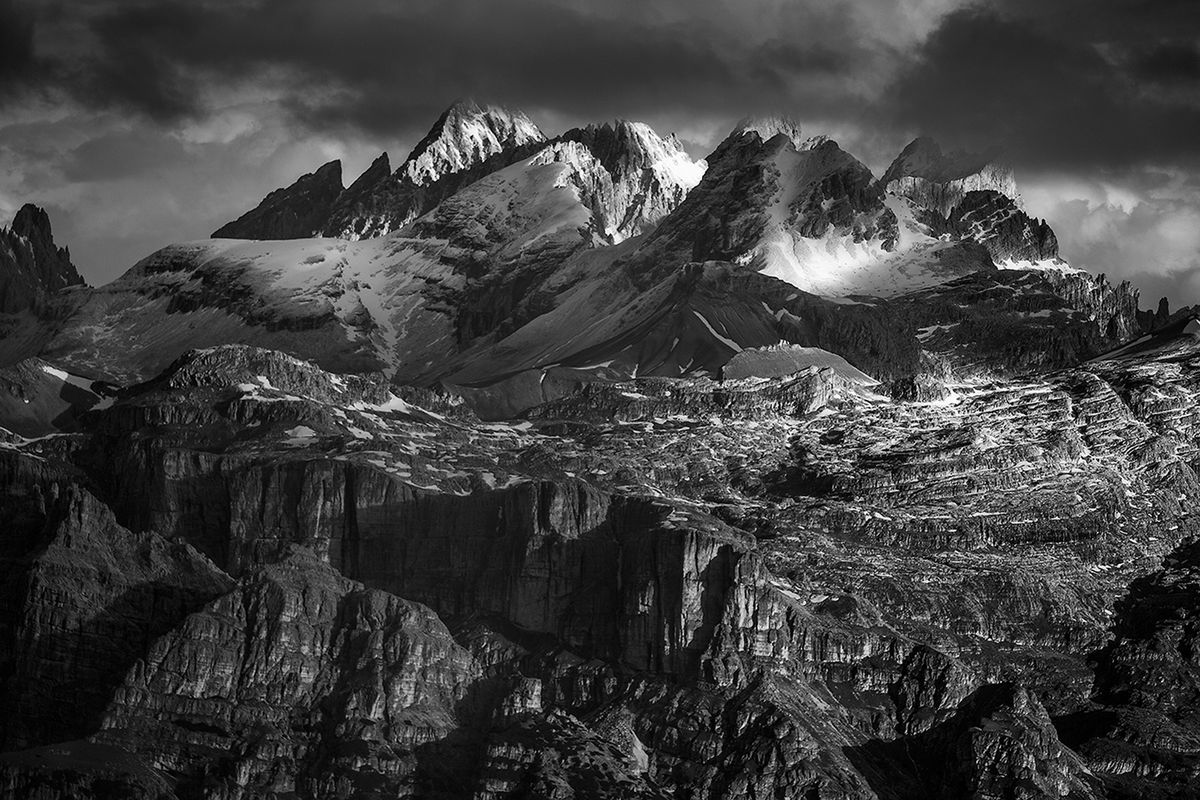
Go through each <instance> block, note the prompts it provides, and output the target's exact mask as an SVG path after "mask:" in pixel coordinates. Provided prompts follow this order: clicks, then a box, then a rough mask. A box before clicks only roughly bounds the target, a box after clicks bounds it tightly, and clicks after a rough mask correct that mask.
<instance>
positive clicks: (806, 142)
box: [727, 114, 828, 150]
mask: <svg viewBox="0 0 1200 800" xmlns="http://www.w3.org/2000/svg"><path fill="white" fill-rule="evenodd" d="M750 132H754V133H757V134H758V136H759V138H760V139H762V140H763V141H764V142H765V141H768V140H769V139H771V138H772V137H774V136H778V135H779V134H781V133H782V134H783V135H784V136H786V137H787V138H789V139H791V140H792V144H793V145H794V146H795V147H796V149H797V150H808V149H810V148H812V147H815V146H816V145H818V144H820V143H821V142H824V141H826V140H827V139H828V137H827V136H812V137H807V138H806V137H805V136H804V134H803V133H802V131H801V127H800V123H799V122H797V121H796V120H794V119H792V118H791V117H785V116H780V115H775V114H771V115H765V116H749V117H743V118H742V119H740V120H738V123H737V124H736V125H734V126H733V130H731V131H730V132H729V136H728V137H727V138H734V137H737V136H741V135H742V134H744V133H750Z"/></svg>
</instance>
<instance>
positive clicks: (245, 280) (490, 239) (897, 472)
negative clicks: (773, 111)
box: [0, 102, 1200, 800]
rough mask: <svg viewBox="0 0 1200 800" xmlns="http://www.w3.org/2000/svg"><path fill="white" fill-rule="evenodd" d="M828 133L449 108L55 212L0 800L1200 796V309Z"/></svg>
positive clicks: (999, 174) (962, 162) (26, 397)
mask: <svg viewBox="0 0 1200 800" xmlns="http://www.w3.org/2000/svg"><path fill="white" fill-rule="evenodd" d="M812 133H814V132H811V131H807V130H803V129H802V126H800V125H799V124H798V123H795V122H793V121H789V120H787V119H783V118H758V119H749V120H745V121H743V122H741V123H739V124H738V125H737V126H736V127H735V129H734V131H733V132H732V133H731V134H730V135H729V136H728V137H727V138H726V139H725V140H724V141H723V142H722V143H721V144H720V145H719V146H718V147H717V148H716V149H715V150H714V151H713V152H712V153H711V154H710V155H709V157H708V158H707V159H705V161H703V162H701V161H695V160H693V159H692V158H691V157H690V156H688V155H687V153H685V152H684V150H683V148H682V146H681V145H680V143H679V141H678V140H677V139H675V138H673V137H670V136H660V135H659V134H657V133H655V132H654V131H652V130H651V129H649V128H648V127H647V126H645V125H641V124H639V123H633V122H627V121H618V122H615V123H606V124H597V125H589V126H584V127H580V128H576V129H573V130H571V131H568V132H566V133H564V134H562V135H561V136H557V137H553V138H547V137H545V136H544V135H543V134H542V133H541V132H540V131H539V130H538V128H537V127H536V126H535V125H534V124H533V122H532V121H530V119H529V118H528V117H527V116H525V115H524V114H521V113H520V112H516V111H510V110H504V109H499V108H496V107H491V106H482V105H479V104H475V103H469V102H465V103H460V104H456V105H455V106H453V107H452V108H451V109H449V110H448V111H447V112H446V114H444V115H443V117H442V118H440V119H439V120H438V121H437V123H436V124H435V125H434V127H433V129H432V130H431V131H430V134H429V135H428V136H427V137H426V138H425V139H424V140H422V142H421V143H420V144H419V145H418V146H417V147H416V148H415V149H414V151H413V154H412V155H411V156H410V157H409V158H408V159H407V160H406V161H405V162H403V164H402V165H401V166H400V167H399V168H398V169H395V170H393V168H392V165H391V163H390V161H389V160H388V158H387V157H386V156H381V157H380V158H379V159H378V160H377V161H376V162H375V163H374V164H373V165H372V166H371V167H370V168H369V169H368V170H367V172H366V173H365V174H364V175H363V176H361V177H360V178H358V179H357V180H356V181H354V182H353V183H352V184H351V186H350V187H349V188H342V179H341V174H340V168H339V167H338V166H337V165H336V164H331V165H326V167H322V168H320V169H318V170H317V171H316V172H314V173H313V174H311V175H308V176H305V177H304V178H302V179H301V180H300V181H298V182H297V183H296V184H295V185H294V186H292V187H290V188H288V189H284V190H280V191H279V192H277V193H274V194H272V195H271V196H269V197H268V198H267V199H266V200H264V202H263V204H262V205H261V206H260V207H259V208H258V209H256V210H255V211H253V212H250V213H249V214H248V215H246V216H245V217H243V218H242V219H240V220H238V221H236V222H235V223H231V225H230V226H227V229H222V230H224V231H225V233H226V234H228V235H229V236H231V237H234V238H217V239H212V240H205V241H200V242H190V243H181V244H174V245H170V246H168V247H166V248H164V249H162V250H160V251H159V252H157V253H154V254H151V255H150V256H148V257H147V258H145V259H143V260H142V261H140V262H139V263H138V264H136V265H135V266H134V267H133V268H132V269H130V270H129V271H128V272H127V273H126V274H125V275H124V276H122V277H121V278H120V279H118V280H117V281H115V282H114V283H112V284H110V285H108V286H105V287H100V288H97V289H90V288H86V287H79V286H76V285H75V284H76V283H77V282H78V281H77V280H76V278H77V276H76V277H72V276H73V275H74V272H73V269H68V266H69V259H68V258H67V256H66V254H65V251H59V250H58V249H57V248H56V247H55V246H54V245H53V244H52V242H51V240H50V239H49V226H48V221H44V220H43V217H42V216H39V215H37V214H35V213H33V212H23V214H24V216H23V217H20V220H21V225H20V226H18V225H14V230H16V228H17V227H20V228H21V231H18V232H17V233H14V234H12V236H10V240H11V241H13V242H17V244H18V245H19V247H20V248H23V249H21V250H20V252H21V253H25V254H26V255H23V256H19V257H17V256H14V257H13V258H14V259H17V261H19V264H20V265H24V266H21V267H20V270H18V271H17V272H12V271H11V270H10V274H14V275H17V274H19V275H20V276H24V277H23V278H21V280H25V279H26V278H28V279H29V280H28V281H26V283H28V285H29V286H34V283H36V286H35V287H34V290H33V292H32V294H30V293H29V292H27V291H25V289H21V291H22V292H25V294H23V295H20V297H18V294H15V293H14V292H15V290H10V291H9V293H8V295H6V297H18V301H17V302H16V305H17V306H20V308H19V309H17V310H12V309H9V313H6V314H4V315H0V324H3V325H4V326H6V327H5V328H4V330H5V331H8V332H9V333H10V334H11V335H8V336H6V337H0V600H2V601H3V602H0V718H3V719H4V725H3V726H2V727H0V745H2V747H0V796H5V797H8V796H11V797H38V798H47V799H48V800H56V799H57V798H64V799H65V798H74V797H84V798H105V797H113V796H123V797H138V798H143V797H144V798H178V799H179V800H186V799H187V798H212V799H213V800H235V799H236V800H242V799H243V798H245V799H246V800H249V799H250V798H264V797H275V798H285V797H286V798H343V797H389V798H394V797H404V798H478V799H479V800H502V799H507V798H512V799H513V800H515V798H523V797H546V798H562V799H563V800H566V798H614V800H616V798H668V797H670V798H681V797H687V798H730V799H731V800H751V799H752V798H764V797H804V798H818V799H823V800H834V799H836V800H881V799H883V798H886V799H887V800H927V799H928V798H938V799H939V800H959V798H964V797H975V798H989V799H991V798H996V799H997V800H998V799H999V798H1022V800H1026V799H1027V800H1035V799H1040V798H1048V797H1054V798H1060V797H1068V798H1074V800H1101V799H1102V798H1122V799H1124V798H1131V799H1132V798H1142V797H1152V798H1159V797H1162V798H1167V797H1170V798H1175V797H1188V796H1191V795H1192V794H1195V792H1196V789H1197V785H1196V780H1197V778H1196V776H1197V774H1198V773H1197V763H1198V760H1197V759H1198V757H1197V753H1200V744H1198V743H1200V732H1198V730H1197V725H1196V719H1195V716H1196V715H1195V713H1194V707H1195V705H1196V700H1197V691H1198V688H1197V687H1198V686H1200V683H1198V679H1197V675H1198V674H1200V672H1198V670H1200V667H1197V664H1196V663H1195V662H1196V659H1195V657H1194V652H1193V651H1194V650H1195V647H1194V642H1193V639H1194V638H1195V634H1196V631H1195V630H1194V628H1195V620H1194V619H1193V617H1194V616H1195V612H1196V608H1195V607H1194V606H1195V602H1194V599H1195V598H1194V596H1193V595H1194V594H1195V591H1194V590H1195V588H1196V582H1197V577H1196V574H1195V573H1196V572H1197V570H1198V569H1200V566H1198V564H1200V557H1198V555H1197V553H1196V552H1195V549H1196V546H1195V544H1194V540H1195V538H1196V536H1197V534H1198V533H1200V521H1198V520H1197V518H1196V516H1195V509H1196V503H1197V502H1198V501H1200V479H1198V477H1197V474H1196V464H1197V453H1198V452H1200V416H1198V415H1197V413H1196V410H1195V402H1194V401H1195V397H1196V394H1197V392H1198V391H1200V323H1198V322H1197V321H1196V320H1195V319H1194V318H1193V317H1192V315H1191V314H1190V312H1189V311H1187V310H1182V311H1180V312H1177V313H1176V314H1174V315H1173V314H1171V313H1170V309H1169V308H1168V307H1167V306H1165V305H1162V306H1160V308H1159V310H1158V311H1155V312H1150V311H1144V310H1142V309H1140V308H1139V304H1138V297H1137V293H1136V291H1135V290H1134V289H1132V287H1130V286H1129V285H1128V284H1123V283H1122V284H1113V283H1110V282H1108V281H1107V280H1105V279H1104V278H1103V277H1102V276H1093V275H1090V274H1087V273H1085V272H1082V271H1079V270H1076V269H1073V268H1071V267H1070V266H1069V265H1067V264H1065V263H1064V262H1063V261H1062V260H1061V259H1059V258H1058V252H1057V244H1056V240H1055V237H1054V233H1053V231H1052V230H1050V228H1049V226H1048V225H1047V224H1046V223H1044V222H1042V221H1040V220H1035V219H1032V218H1030V217H1028V216H1027V215H1026V214H1025V213H1024V212H1023V211H1022V210H1021V208H1020V201H1019V197H1018V195H1017V193H1016V189H1015V184H1014V181H1013V176H1012V174H1011V172H1009V171H1008V170H1006V169H1005V168H1003V167H1001V166H997V165H996V164H995V163H994V162H993V161H992V160H991V159H990V157H989V158H984V159H980V158H976V157H974V156H968V155H962V154H958V153H947V152H946V151H943V150H941V149H940V148H939V147H938V146H936V145H934V144H933V143H931V142H929V141H927V140H918V141H917V142H914V143H913V144H912V145H910V146H909V147H908V148H906V149H905V151H904V153H902V154H901V156H900V157H899V158H898V159H897V160H896V163H895V164H893V165H892V167H891V168H890V169H889V170H888V172H887V173H886V174H885V175H884V176H882V178H877V176H875V175H873V174H872V173H871V171H870V169H869V168H867V167H866V166H865V165H864V164H863V163H862V162H860V161H859V160H858V159H856V158H855V157H854V156H853V155H852V154H850V153H848V152H846V151H844V150H842V149H841V148H840V147H839V146H838V145H837V143H835V142H833V141H832V140H829V139H828V138H826V137H823V136H820V135H811V134H812ZM22 231H23V232H22ZM285 235H286V236H285ZM13 237H15V238H13ZM5 241H9V240H5ZM14 247H16V245H14ZM13 252H14V253H16V252H17V250H15V249H14V250H13ZM2 255H3V251H0V256H2ZM21 259H24V260H21ZM31 259H32V260H31ZM10 260H12V259H10ZM30 265H33V266H30ZM47 265H48V266H47ZM43 266H46V269H43V268H42V267H43ZM30 281H33V283H30ZM5 285H6V286H9V287H10V289H11V287H13V286H16V285H17V284H16V283H13V282H11V281H10V283H9V284H5ZM21 286H25V284H21ZM30 298H34V299H33V300H32V301H31V300H30ZM14 308H15V306H14Z"/></svg>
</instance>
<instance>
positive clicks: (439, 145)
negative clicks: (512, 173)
mask: <svg viewBox="0 0 1200 800" xmlns="http://www.w3.org/2000/svg"><path fill="white" fill-rule="evenodd" d="M544 141H546V137H545V135H544V134H543V133H542V132H541V131H540V130H538V126H537V125H535V124H534V123H533V121H532V120H530V119H529V117H527V116H525V114H524V113H522V112H520V111H511V110H509V109H507V108H503V107H501V106H494V105H484V106H481V105H480V104H479V103H477V102H475V101H474V100H460V101H458V102H456V103H454V104H453V105H452V106H450V108H448V109H446V111H445V112H444V113H443V114H442V116H441V117H439V118H438V120H437V122H435V123H434V125H433V128H432V129H431V130H430V131H429V133H427V134H426V135H425V138H424V139H422V140H421V141H420V142H418V143H417V146H416V147H414V148H413V151H412V152H411V153H410V154H409V156H408V158H407V159H406V160H405V162H404V164H403V165H402V166H401V167H400V169H399V170H398V171H397V176H398V177H401V178H407V179H408V180H409V181H410V182H411V183H412V184H413V185H414V186H425V185H428V184H431V183H434V182H435V181H438V180H440V179H442V178H444V177H445V176H447V175H450V174H453V173H456V172H462V171H463V170H467V169H470V168H471V167H474V166H475V165H477V164H479V163H481V162H483V161H485V160H487V159H488V158H490V157H491V156H494V155H496V154H497V153H500V152H501V151H504V150H508V149H511V148H516V147H520V146H522V145H527V144H533V143H538V142H544Z"/></svg>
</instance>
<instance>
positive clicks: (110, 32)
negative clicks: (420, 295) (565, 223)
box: [0, 0, 880, 135]
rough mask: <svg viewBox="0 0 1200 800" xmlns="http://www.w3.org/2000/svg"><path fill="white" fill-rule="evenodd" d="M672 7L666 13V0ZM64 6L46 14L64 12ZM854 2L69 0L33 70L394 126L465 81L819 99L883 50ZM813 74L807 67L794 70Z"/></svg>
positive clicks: (406, 128)
mask: <svg viewBox="0 0 1200 800" xmlns="http://www.w3.org/2000/svg"><path fill="white" fill-rule="evenodd" d="M4 1H5V0H0V2H4ZM770 5H771V4H762V5H761V8H760V9H759V10H762V9H765V8H767V7H768V6H770ZM667 6H669V7H671V8H673V9H674V11H675V12H676V13H674V14H663V13H659V10H660V9H661V8H663V7H667ZM59 9H60V10H59V13H58V14H57V15H56V14H54V13H48V12H47V13H43V14H42V15H41V17H40V19H41V21H42V22H44V23H45V24H46V25H47V26H48V27H52V26H53V25H54V24H55V23H56V22H61V17H62V14H63V12H62V11H61V6H59ZM606 12H607V13H606ZM849 14H850V12H849V11H847V10H844V9H842V8H841V7H840V6H839V5H838V4H829V5H828V6H822V7H821V8H820V9H818V10H803V9H802V10H800V11H797V10H795V9H790V8H789V7H788V6H787V5H784V6H782V10H780V8H776V9H775V14H774V16H775V18H776V19H777V20H778V22H779V23H780V25H781V26H782V27H781V28H780V29H779V30H764V31H750V33H751V34H752V35H746V34H747V31H745V30H735V29H734V25H732V24H725V23H726V22H731V23H733V22H736V21H737V20H738V19H740V18H745V17H746V14H745V10H744V8H742V7H739V6H737V5H734V4H729V3H726V2H723V0H704V2H693V3H684V2H681V1H680V0H671V2H669V3H664V4H659V5H656V4H647V3H634V2H629V0H616V2H613V3H610V4H602V6H601V7H600V8H599V9H597V8H596V7H595V6H594V5H593V4H590V3H578V4H573V3H571V2H543V1H542V0H508V2H504V3H502V4H501V3H495V2H493V0H437V1H436V2H431V1H430V0H409V2H404V3H390V2H382V1H381V0H353V1H352V2H339V3H329V2H319V1H318V0H246V1H244V2H236V1H234V0H230V1H228V2H207V3H205V2H195V1H194V0H187V1H186V2H185V1H184V0H159V1H158V2H153V3H151V2H144V1H141V0H100V2H96V3H94V4H92V5H91V6H90V7H88V8H86V9H85V10H83V11H82V12H80V14H79V15H78V19H77V20H76V24H77V27H78V28H79V29H80V30H81V32H82V33H81V46H80V47H79V48H78V49H77V51H76V52H71V53H66V54H62V55H61V57H60V58H59V59H58V61H57V62H55V64H54V67H55V68H54V70H53V71H48V72H47V74H46V75H45V76H43V77H44V78H45V80H46V81H47V82H50V83H53V84H54V85H57V86H59V87H60V88H61V89H64V90H65V91H67V92H69V93H70V94H71V95H72V96H73V97H74V98H75V99H76V100H77V101H79V102H81V103H83V104H85V105H87V106H89V107H93V108H104V109H109V108H116V109H130V110H134V111H136V112H138V113H141V114H144V115H147V116H149V117H151V118H153V119H155V120H159V121H164V122H165V121H170V120H176V119H180V118H187V117H192V116H195V115H197V114H199V113H201V111H202V109H203V104H204V98H205V93H206V92H208V91H210V90H212V89H213V88H214V87H222V86H229V85H237V84H255V83H260V84H270V85H272V86H273V87H274V88H275V89H277V90H279V91H280V92H281V95H282V100H283V102H284V104H285V105H286V106H287V107H289V108H291V109H292V110H293V111H294V112H296V114H297V115H298V116H299V117H300V118H301V119H302V120H303V121H305V122H306V123H308V124H309V125H311V126H315V127H319V128H355V127H357V128H360V129H363V130H366V131H370V132H386V133H390V134H392V135H396V134H397V133H403V134H411V133H414V132H417V128H419V127H424V126H425V125H427V124H428V122H429V121H430V120H431V119H432V118H433V117H435V116H436V115H437V113H438V112H439V111H440V110H441V109H443V108H444V107H445V106H446V105H447V104H448V102H449V101H450V100H451V99H453V98H455V97H459V96H464V95H476V96H479V97H481V98H483V99H488V100H493V99H495V100H500V101H503V102H511V103H515V104H528V105H533V106H535V107H542V108H552V109H554V110H555V111H558V112H566V113H578V114H582V115H585V116H587V117H589V118H590V117H593V116H596V115H600V116H605V115H608V114H610V113H638V112H643V111H646V110H662V108H663V107H664V106H667V107H671V108H678V109H686V110H688V111H690V112H693V113H695V112H701V113H703V112H715V111H719V112H721V113H726V112H729V113H733V110H732V109H731V106H733V105H736V106H738V109H737V110H738V111H740V110H755V109H759V108H762V109H766V108H779V107H786V106H790V107H793V108H805V109H818V110H828V109H830V108H833V107H834V104H835V103H836V102H837V101H839V100H840V99H841V98H844V97H845V95H846V89H845V87H841V88H840V89H838V90H837V91H835V90H834V89H833V87H831V86H830V85H828V83H826V84H825V85H821V84H820V82H821V81H826V82H828V81H830V80H832V79H836V78H837V77H838V76H843V77H848V76H851V75H852V74H853V73H854V72H855V71H858V70H862V69H863V68H864V67H865V66H869V65H870V64H871V63H873V62H874V60H876V58H877V53H878V52H880V51H879V49H878V48H874V47H870V46H868V43H866V42H865V41H861V40H860V36H859V33H860V32H858V31H856V29H855V28H856V26H855V25H854V24H852V20H851V19H850V16H849ZM768 24H769V23H768ZM755 34H756V35H755ZM805 75H812V76H814V77H815V78H817V84H816V85H810V84H808V83H806V82H805V81H804V80H797V78H798V76H800V77H802V76H805ZM414 126H416V127H414Z"/></svg>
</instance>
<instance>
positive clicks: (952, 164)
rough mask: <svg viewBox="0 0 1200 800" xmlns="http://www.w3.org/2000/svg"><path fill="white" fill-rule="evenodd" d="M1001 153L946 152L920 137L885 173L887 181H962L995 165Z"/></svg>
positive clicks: (929, 140)
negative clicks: (901, 179) (906, 179)
mask: <svg viewBox="0 0 1200 800" xmlns="http://www.w3.org/2000/svg"><path fill="white" fill-rule="evenodd" d="M998 154H999V151H998V150H997V149H995V148H993V149H992V150H990V151H987V152H970V151H967V150H952V151H951V150H944V149H943V148H942V146H941V144H939V143H938V142H937V140H935V139H933V138H932V137H929V136H918V137H917V138H916V139H913V140H912V141H911V142H909V143H908V145H907V146H906V147H905V148H904V149H903V150H901V151H900V155H898V156H896V159H895V160H894V161H893V162H892V163H891V166H889V167H888V169H887V172H885V173H884V176H883V182H884V183H885V184H886V183H889V182H890V181H893V180H896V179H898V178H924V179H925V180H928V181H933V182H935V183H946V182H949V181H953V180H961V179H962V178H965V177H967V176H969V175H974V174H976V173H978V172H980V171H982V170H984V169H985V168H987V167H988V166H989V165H995V164H996V157H997V155H998Z"/></svg>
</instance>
